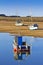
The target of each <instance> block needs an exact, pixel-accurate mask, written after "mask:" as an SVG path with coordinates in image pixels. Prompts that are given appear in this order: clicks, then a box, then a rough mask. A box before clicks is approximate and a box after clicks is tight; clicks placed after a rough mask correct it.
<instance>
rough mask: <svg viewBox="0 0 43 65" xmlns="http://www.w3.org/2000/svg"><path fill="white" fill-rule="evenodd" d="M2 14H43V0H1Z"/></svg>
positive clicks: (0, 11)
mask: <svg viewBox="0 0 43 65" xmlns="http://www.w3.org/2000/svg"><path fill="white" fill-rule="evenodd" d="M0 14H6V15H8V16H9V15H20V16H29V15H31V16H43V0H0Z"/></svg>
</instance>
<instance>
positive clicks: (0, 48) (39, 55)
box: [0, 33, 43, 65]
mask: <svg viewBox="0 0 43 65" xmlns="http://www.w3.org/2000/svg"><path fill="white" fill-rule="evenodd" d="M13 40H14V36H10V35H9V34H8V33H0V65H7V64H8V65H14V64H15V65H19V63H20V65H28V64H29V65H43V38H34V37H28V36H24V37H23V41H26V42H27V43H28V44H31V54H30V55H29V56H28V57H26V59H25V60H22V61H16V60H14V58H13V47H12V44H13Z"/></svg>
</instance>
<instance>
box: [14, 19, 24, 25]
mask: <svg viewBox="0 0 43 65" xmlns="http://www.w3.org/2000/svg"><path fill="white" fill-rule="evenodd" d="M15 25H16V26H22V25H23V23H22V22H21V21H19V20H18V21H16V23H15Z"/></svg>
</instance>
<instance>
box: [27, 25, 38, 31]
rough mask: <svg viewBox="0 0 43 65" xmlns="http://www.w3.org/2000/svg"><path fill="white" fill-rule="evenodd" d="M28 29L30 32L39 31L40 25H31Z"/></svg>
mask: <svg viewBox="0 0 43 65" xmlns="http://www.w3.org/2000/svg"><path fill="white" fill-rule="evenodd" d="M28 28H29V29H30V30H37V29H38V25H37V24H34V25H31V26H28Z"/></svg>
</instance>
